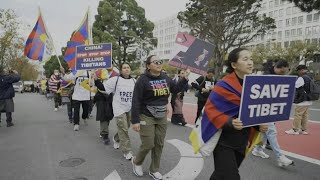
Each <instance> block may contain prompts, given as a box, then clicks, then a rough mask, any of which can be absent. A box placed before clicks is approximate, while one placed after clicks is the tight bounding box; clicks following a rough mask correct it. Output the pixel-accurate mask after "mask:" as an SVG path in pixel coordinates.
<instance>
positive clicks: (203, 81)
mask: <svg viewBox="0 0 320 180" xmlns="http://www.w3.org/2000/svg"><path fill="white" fill-rule="evenodd" d="M214 84H215V80H214V69H213V68H211V69H209V70H208V71H207V75H206V76H200V77H199V78H198V79H196V80H195V81H194V82H192V83H191V85H192V87H193V88H195V89H196V93H195V96H196V97H197V98H198V102H197V104H198V110H197V117H196V119H195V122H197V119H198V118H199V116H200V113H201V111H202V109H203V107H204V105H205V104H206V101H207V99H208V97H209V94H210V92H211V89H212V87H213V86H214Z"/></svg>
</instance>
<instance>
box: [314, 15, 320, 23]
mask: <svg viewBox="0 0 320 180" xmlns="http://www.w3.org/2000/svg"><path fill="white" fill-rule="evenodd" d="M318 21H319V14H318V13H316V14H314V15H313V22H318Z"/></svg>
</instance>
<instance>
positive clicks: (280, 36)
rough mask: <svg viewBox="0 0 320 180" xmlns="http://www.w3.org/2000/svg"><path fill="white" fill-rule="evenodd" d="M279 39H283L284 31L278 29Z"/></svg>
mask: <svg viewBox="0 0 320 180" xmlns="http://www.w3.org/2000/svg"><path fill="white" fill-rule="evenodd" d="M278 39H279V40H281V39H282V31H278Z"/></svg>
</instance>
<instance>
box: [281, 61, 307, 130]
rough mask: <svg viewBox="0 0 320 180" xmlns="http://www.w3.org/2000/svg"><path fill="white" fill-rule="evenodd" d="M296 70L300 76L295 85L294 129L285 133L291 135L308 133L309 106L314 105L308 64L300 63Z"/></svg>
mask: <svg viewBox="0 0 320 180" xmlns="http://www.w3.org/2000/svg"><path fill="white" fill-rule="evenodd" d="M296 71H297V73H298V76H299V77H298V79H297V81H296V85H295V87H296V94H295V97H294V101H293V102H294V105H295V108H294V118H293V124H292V129H290V130H288V131H285V133H287V134H291V135H298V134H304V135H308V134H309V133H308V131H307V128H308V127H307V124H308V118H309V107H310V106H311V105H312V101H311V100H310V97H309V96H308V94H309V93H310V81H311V78H310V77H309V76H308V75H307V72H308V68H307V66H306V65H299V66H298V67H297V68H296Z"/></svg>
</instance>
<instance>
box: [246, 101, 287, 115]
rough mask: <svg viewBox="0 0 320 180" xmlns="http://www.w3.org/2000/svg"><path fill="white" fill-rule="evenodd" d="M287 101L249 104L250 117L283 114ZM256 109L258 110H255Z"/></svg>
mask: <svg viewBox="0 0 320 180" xmlns="http://www.w3.org/2000/svg"><path fill="white" fill-rule="evenodd" d="M286 105H287V103H271V104H253V105H249V106H248V108H249V110H250V115H249V116H250V118H252V117H260V116H269V115H278V114H283V110H284V107H285V106H286ZM255 109H256V111H255Z"/></svg>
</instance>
